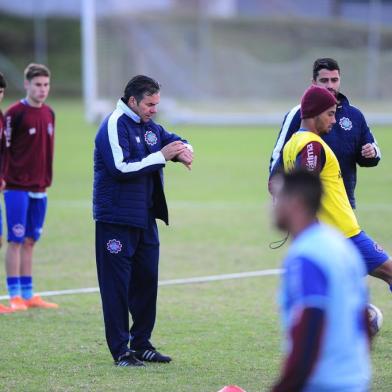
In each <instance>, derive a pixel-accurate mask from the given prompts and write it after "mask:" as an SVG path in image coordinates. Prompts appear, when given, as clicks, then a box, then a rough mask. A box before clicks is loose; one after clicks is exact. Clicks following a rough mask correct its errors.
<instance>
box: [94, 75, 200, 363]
mask: <svg viewBox="0 0 392 392" xmlns="http://www.w3.org/2000/svg"><path fill="white" fill-rule="evenodd" d="M159 100H160V85H159V83H158V82H156V81H155V80H154V79H151V78H149V77H147V76H143V75H139V76H135V77H134V78H132V79H131V80H130V81H129V83H128V84H127V86H126V88H125V91H124V95H123V97H122V98H121V99H120V100H119V101H118V103H117V107H116V109H115V110H114V111H113V112H112V113H111V114H110V115H109V116H108V117H107V118H106V119H105V120H104V121H103V123H102V124H101V126H100V128H99V130H98V133H97V136H96V139H95V152H94V196H93V212H94V219H95V221H96V261H97V272H98V281H99V287H100V292H101V297H102V308H103V315H104V322H105V332H106V340H107V343H108V346H109V349H110V352H111V354H112V356H113V358H114V361H115V364H116V365H117V366H143V362H142V361H147V362H170V361H171V358H170V357H168V356H165V355H162V354H161V353H159V352H158V351H157V350H156V349H155V348H154V347H153V346H152V344H151V342H150V338H151V334H152V330H153V328H154V323H155V317H156V302H157V290H158V259H159V237H158V229H157V224H156V221H155V219H156V218H158V219H161V220H163V221H164V222H165V223H166V224H168V210H167V205H166V200H165V195H164V191H163V171H162V169H163V167H164V166H165V164H166V162H167V161H169V160H173V161H176V162H181V163H183V164H184V165H185V166H186V167H188V169H190V168H191V165H192V161H193V150H192V147H191V146H190V145H189V144H188V143H187V142H186V141H185V140H182V139H181V138H180V137H179V136H177V135H175V134H173V133H169V132H167V131H166V130H165V129H164V128H163V127H162V126H160V125H158V124H156V123H155V122H153V121H152V119H151V118H152V116H153V115H154V114H156V112H157V105H158V104H159ZM129 313H131V316H132V320H133V325H132V327H131V329H129Z"/></svg>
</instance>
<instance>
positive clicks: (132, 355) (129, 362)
mask: <svg viewBox="0 0 392 392" xmlns="http://www.w3.org/2000/svg"><path fill="white" fill-rule="evenodd" d="M114 364H115V365H116V366H118V367H125V366H136V367H140V366H145V365H144V363H143V362H141V361H139V360H138V359H137V358H136V352H135V351H127V352H126V353H125V354H123V355H120V356H119V357H118V360H117V361H115V362H114Z"/></svg>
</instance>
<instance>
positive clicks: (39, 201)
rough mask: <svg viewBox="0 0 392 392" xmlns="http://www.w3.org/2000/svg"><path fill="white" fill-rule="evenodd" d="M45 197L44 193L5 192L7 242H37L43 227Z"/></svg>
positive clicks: (45, 205)
mask: <svg viewBox="0 0 392 392" xmlns="http://www.w3.org/2000/svg"><path fill="white" fill-rule="evenodd" d="M47 200H48V199H47V197H46V194H44V193H31V192H26V191H14V190H7V191H5V192H4V201H5V209H6V214H7V229H8V241H9V242H18V243H22V242H23V241H24V240H25V238H26V237H27V238H32V239H33V240H34V241H38V240H39V238H40V236H41V233H42V227H43V225H44V220H45V214H46V207H47Z"/></svg>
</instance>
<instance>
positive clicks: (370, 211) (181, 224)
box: [0, 101, 392, 392]
mask: <svg viewBox="0 0 392 392" xmlns="http://www.w3.org/2000/svg"><path fill="white" fill-rule="evenodd" d="M52 106H53V107H54V109H55V110H56V114H57V117H56V118H57V120H56V121H57V127H56V132H57V134H56V153H55V171H54V184H53V186H52V188H51V189H50V191H49V207H48V216H47V221H46V226H45V229H44V235H43V237H42V240H41V242H40V243H39V244H38V246H37V248H36V254H35V267H34V277H35V288H36V290H37V291H47V290H61V289H72V288H82V287H95V286H97V280H96V271H95V260H94V225H93V221H92V217H91V193H92V154H93V142H94V136H95V131H96V129H95V127H94V126H91V125H87V124H86V123H85V122H84V120H83V115H82V108H81V105H80V104H79V102H74V103H71V102H69V101H67V102H61V101H54V102H52ZM168 128H169V129H171V128H170V127H168ZM172 130H173V131H178V132H179V133H180V134H181V135H184V136H185V137H187V138H188V139H189V140H190V142H191V143H192V145H193V146H194V148H195V162H194V167H193V170H192V172H188V171H187V170H186V169H185V167H183V166H182V165H179V164H169V165H168V167H167V168H166V194H167V199H168V204H169V209H170V213H171V214H170V220H171V226H170V227H169V228H166V227H165V226H164V225H160V235H161V262H160V279H161V280H165V279H174V278H187V277H196V276H206V275H214V274H224V273H235V272H244V271H255V270H262V269H269V268H278V267H280V261H281V258H282V256H283V254H284V252H285V250H286V249H287V246H284V247H283V248H281V249H279V250H275V251H273V250H270V249H269V247H268V244H269V243H270V242H272V241H275V240H277V239H280V238H281V234H279V233H277V232H275V231H274V230H273V229H271V225H270V222H269V221H270V219H269V195H268V192H267V187H266V183H267V171H268V163H269V154H270V151H271V149H272V147H273V143H274V141H275V138H276V133H277V131H278V129H269V128H268V129H267V128H256V127H249V128H247V127H243V128H239V127H236V128H234V127H233V128H227V127H226V128H223V127H222V128H208V127H190V126H187V127H183V128H179V127H177V128H173V129H172ZM374 133H375V135H376V137H377V140H378V142H379V145H380V146H381V149H382V153H383V158H382V161H381V163H380V165H379V167H377V168H372V169H366V168H364V169H359V179H358V187H357V201H358V206H357V215H358V217H359V220H360V223H361V226H362V227H363V228H364V229H365V230H366V231H367V232H368V233H369V234H370V235H371V236H373V237H374V238H375V239H377V240H378V241H379V242H380V243H381V244H383V245H384V247H385V248H386V249H387V250H388V251H389V252H392V242H391V222H392V203H391V191H392V170H391V168H392V127H389V128H386V127H385V128H376V129H374ZM1 258H2V260H4V249H2V250H1ZM1 267H2V268H1V272H0V282H1V284H0V293H1V294H5V283H4V282H5V276H4V263H2V266H1ZM278 282H279V277H278V276H265V277H253V278H245V279H239V280H226V281H220V282H210V283H203V284H192V285H178V286H165V287H161V288H160V292H159V302H158V319H157V325H156V328H155V334H154V336H153V343H155V344H156V345H157V348H158V349H161V350H162V352H164V353H167V354H169V355H171V356H173V359H174V361H173V362H172V363H171V364H170V365H151V364H148V365H147V367H146V368H142V369H139V368H116V367H114V366H113V362H112V359H111V356H110V354H109V351H108V349H107V346H106V341H105V337H104V330H103V321H102V313H101V303H100V297H99V294H97V293H93V294H78V295H66V296H58V297H53V300H55V301H56V302H58V303H59V304H60V309H58V310H29V311H27V312H23V313H18V314H11V315H8V316H4V317H0V331H1V339H0V358H1V365H0V390H1V391H28V392H31V391H132V392H145V391H153V392H155V391H157V392H158V391H159V392H177V391H178V392H186V391H190V392H191V391H192V392H193V391H195V392H196V391H198V392H216V391H217V390H219V389H220V388H221V387H222V386H223V385H227V384H237V385H239V386H241V387H242V388H244V389H245V390H246V391H247V392H254V391H266V390H268V388H269V386H270V385H271V383H272V382H273V380H274V378H275V376H276V375H277V372H278V370H279V364H280V360H281V356H280V349H281V335H280V326H279V318H278V309H277V305H276V299H275V298H276V291H277V287H278ZM370 286H371V296H372V302H373V303H374V304H376V305H377V306H378V307H380V308H381V309H382V311H383V312H384V326H383V328H382V331H381V333H380V334H379V336H378V338H377V339H376V341H375V343H374V347H373V353H372V357H373V366H374V383H373V384H374V390H375V391H391V390H392V365H391V363H392V361H391V360H392V294H391V293H390V292H389V289H388V287H387V286H386V285H385V284H383V283H381V282H380V281H376V280H375V279H370Z"/></svg>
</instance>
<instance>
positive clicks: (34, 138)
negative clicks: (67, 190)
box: [4, 100, 55, 192]
mask: <svg viewBox="0 0 392 392" xmlns="http://www.w3.org/2000/svg"><path fill="white" fill-rule="evenodd" d="M54 120H55V119H54V112H53V110H52V109H51V108H50V107H49V106H48V105H45V104H44V105H42V106H41V107H39V108H37V107H33V106H30V105H28V103H27V102H26V101H25V100H22V101H20V102H17V103H15V104H14V105H12V106H11V107H10V108H9V109H8V110H7V111H6V113H5V136H6V140H5V146H6V147H5V166H6V168H5V175H4V177H5V181H6V183H7V187H6V189H20V190H25V191H29V192H45V190H46V188H47V187H48V186H50V184H51V183H52V168H53V152H54Z"/></svg>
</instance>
